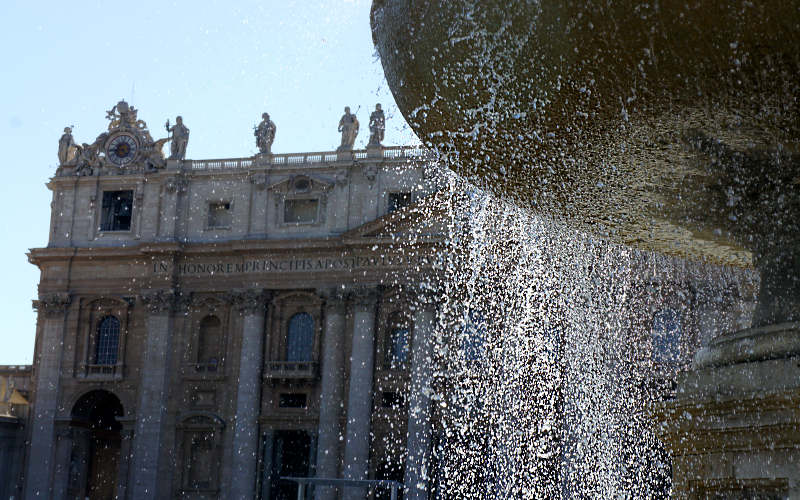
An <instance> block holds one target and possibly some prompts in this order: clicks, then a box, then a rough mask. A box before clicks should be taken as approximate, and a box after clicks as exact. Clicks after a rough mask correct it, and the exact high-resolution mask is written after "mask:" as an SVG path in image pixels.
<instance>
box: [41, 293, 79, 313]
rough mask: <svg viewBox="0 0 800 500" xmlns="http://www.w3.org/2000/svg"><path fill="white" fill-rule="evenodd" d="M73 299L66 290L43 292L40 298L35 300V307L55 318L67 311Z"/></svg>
mask: <svg viewBox="0 0 800 500" xmlns="http://www.w3.org/2000/svg"><path fill="white" fill-rule="evenodd" d="M71 301H72V299H71V297H70V296H69V294H68V293H66V292H54V293H43V294H41V295H39V299H38V300H34V301H33V308H34V309H36V310H37V311H39V312H40V313H44V315H45V316H47V317H48V318H55V317H58V316H59V315H62V314H64V312H66V310H67V306H69V304H70V302H71Z"/></svg>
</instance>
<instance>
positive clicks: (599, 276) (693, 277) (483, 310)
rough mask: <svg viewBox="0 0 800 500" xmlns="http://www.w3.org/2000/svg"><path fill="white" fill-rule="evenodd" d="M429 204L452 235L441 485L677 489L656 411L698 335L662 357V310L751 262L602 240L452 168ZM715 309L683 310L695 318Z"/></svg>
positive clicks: (442, 371) (448, 488)
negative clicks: (501, 196) (708, 259)
mask: <svg viewBox="0 0 800 500" xmlns="http://www.w3.org/2000/svg"><path fill="white" fill-rule="evenodd" d="M431 206H432V207H435V208H433V209H435V210H437V211H443V214H444V217H443V220H445V221H447V222H448V223H449V227H448V228H447V234H449V235H450V236H449V237H448V239H447V241H446V245H445V247H444V248H443V249H442V251H441V257H440V258H441V260H442V262H441V268H442V269H443V272H444V274H443V275H442V277H441V279H440V282H439V283H437V285H438V287H439V288H440V293H441V301H442V302H441V308H440V312H441V314H440V328H439V333H438V335H437V342H436V349H435V350H434V353H435V359H436V363H435V364H434V366H436V367H437V372H436V374H435V380H436V383H435V384H434V387H435V388H436V395H435V397H434V401H435V404H434V411H435V416H434V421H436V422H439V428H438V429H437V435H438V439H437V441H436V443H435V446H434V458H435V459H434V461H433V462H434V464H435V467H434V469H435V470H433V471H432V473H431V475H432V476H433V478H434V481H433V483H434V484H435V487H436V489H437V491H438V492H440V493H441V494H442V497H443V498H554V497H564V498H576V497H589V498H612V497H618V496H633V497H636V498H658V497H660V496H663V495H664V494H666V493H668V491H669V473H670V466H669V459H668V456H667V454H666V452H665V449H664V447H663V445H662V444H661V443H660V441H659V440H658V438H657V436H656V430H657V428H656V427H657V426H656V425H654V423H653V421H652V419H651V418H650V415H649V413H648V412H647V411H645V410H646V409H647V408H648V407H649V406H650V405H651V404H653V403H658V402H660V401H662V400H663V399H664V398H665V397H669V396H671V394H672V385H671V384H669V381H670V380H672V379H674V377H675V375H676V373H677V372H678V371H679V370H681V369H683V368H685V366H686V362H687V361H688V359H689V358H688V357H687V356H686V355H685V353H689V352H694V351H695V350H696V349H697V347H698V344H699V342H700V338H699V336H697V335H684V336H682V337H681V339H680V344H678V345H674V346H672V347H673V348H674V352H673V353H668V356H667V357H664V356H659V355H658V354H659V353H658V352H656V355H654V346H653V342H654V341H655V340H654V338H653V335H652V334H653V323H652V317H653V314H652V311H654V310H657V309H658V308H659V307H660V306H662V305H663V304H662V303H663V302H664V299H663V298H664V296H665V295H669V294H674V293H678V294H681V295H682V294H683V291H682V290H680V289H679V290H677V292H676V291H675V290H674V287H673V286H672V285H673V284H674V283H692V284H698V283H699V284H705V286H706V287H707V288H706V289H703V290H697V289H694V290H692V291H686V294H687V295H692V296H691V297H689V296H680V297H675V299H676V300H674V301H673V302H674V303H675V304H677V305H676V306H675V307H676V308H677V307H680V306H681V305H684V306H690V305H691V304H692V303H697V302H698V301H699V300H700V298H699V297H698V296H699V295H701V294H702V295H706V296H709V295H712V296H715V297H716V296H720V295H722V294H723V293H725V291H726V290H730V288H731V287H732V286H734V287H735V286H737V285H738V284H740V283H742V282H746V281H747V280H746V277H747V276H746V273H744V272H742V271H741V270H737V269H731V268H720V267H716V266H698V265H686V263H685V261H683V260H681V259H677V258H671V257H665V256H659V255H656V254H652V253H647V252H640V251H637V250H632V249H630V248H628V247H624V246H621V245H617V244H610V243H607V242H603V241H601V240H598V239H596V238H594V239H593V238H592V237H590V236H587V235H585V234H580V233H578V232H576V231H574V230H573V229H571V228H569V227H567V226H564V225H562V224H558V223H554V222H552V221H548V220H547V219H543V218H540V217H537V216H535V215H532V214H530V213H529V212H528V211H526V210H523V209H521V208H519V207H516V206H514V205H513V204H510V203H506V202H503V201H501V200H498V199H497V198H496V197H493V196H492V195H490V194H487V193H486V192H485V191H483V190H480V189H477V188H476V187H475V186H474V185H471V184H469V183H468V182H466V181H465V180H463V179H461V178H458V177H456V176H455V175H453V176H451V177H450V182H449V184H448V186H447V188H446V189H445V190H443V191H442V192H441V193H440V194H439V199H438V200H437V201H436V203H433V204H431ZM751 286H752V284H751ZM739 295H742V294H739ZM745 314H746V313H745ZM709 316H710V317H709V318H701V317H700V316H699V315H693V314H690V313H685V314H683V317H684V318H686V320H687V324H686V325H683V328H685V329H686V331H689V330H691V328H692V325H695V326H696V324H697V323H698V322H701V321H703V320H708V319H711V320H712V322H713V320H714V319H715V318H714V315H713V314H711V315H709ZM726 325H727V323H726V324H725V325H723V324H720V325H718V326H717V328H724V326H726ZM711 329H714V325H712V326H711ZM681 353H683V355H681ZM669 354H672V355H673V356H674V357H673V356H670V355H669Z"/></svg>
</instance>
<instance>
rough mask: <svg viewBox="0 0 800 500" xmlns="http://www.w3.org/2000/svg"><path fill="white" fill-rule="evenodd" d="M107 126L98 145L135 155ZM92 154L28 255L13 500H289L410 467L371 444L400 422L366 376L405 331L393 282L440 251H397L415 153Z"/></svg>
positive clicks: (423, 183) (65, 177)
mask: <svg viewBox="0 0 800 500" xmlns="http://www.w3.org/2000/svg"><path fill="white" fill-rule="evenodd" d="M126 109H127V108H126ZM122 122H123V125H124V120H123V121H122ZM112 125H114V127H119V126H122V125H119V123H118V122H112ZM114 127H110V129H109V132H108V134H107V137H104V138H103V140H104V141H114V138H115V134H118V133H125V134H128V135H127V137H132V138H133V139H130V140H139V139H140V138H141V137H144V136H143V135H142V134H139V135H136V134H135V133H133V132H125V131H124V130H123V131H122V132H119V131H118V130H117V128H114ZM138 128H139V129H141V130H145V129H146V125H138ZM98 140H99V139H98ZM126 140H127V139H126ZM142 140H144V139H142ZM118 142H119V141H118ZM104 144H105V143H101V142H98V143H97V144H96V146H95V150H96V152H98V155H96V157H95V158H94V160H95V163H94V164H92V168H91V170H90V171H87V170H86V168H83V169H81V168H79V164H78V163H77V161H76V162H73V163H72V164H64V165H62V166H61V167H59V170H58V171H57V173H56V175H55V176H54V177H53V178H52V179H51V181H50V182H49V184H48V187H49V188H50V189H51V190H52V192H53V203H52V217H51V225H50V228H51V230H50V239H49V244H48V246H47V247H46V248H37V249H33V250H32V251H31V253H30V261H31V262H32V263H34V264H35V265H37V266H38V267H39V268H40V269H41V273H42V274H41V281H40V284H39V290H40V297H39V299H38V300H37V301H35V306H36V308H37V310H38V312H39V320H38V329H37V338H36V352H35V361H34V366H35V387H34V391H33V407H34V412H33V417H32V419H31V425H30V427H31V431H30V433H29V436H30V439H31V444H30V447H29V449H28V453H27V465H26V468H27V474H26V483H25V495H24V497H25V498H41V497H45V498H84V497H90V498H111V497H112V496H114V495H116V498H172V497H181V498H198V499H199V498H254V497H256V496H259V497H262V498H288V497H291V496H292V491H294V488H295V487H294V485H293V484H291V483H287V482H285V481H282V480H281V479H280V477H281V476H306V475H310V476H314V475H317V476H320V477H330V478H341V477H348V478H354V479H368V478H375V477H376V470H377V468H378V465H377V464H379V463H386V462H392V463H397V464H399V465H403V464H402V463H401V462H402V460H403V459H404V458H403V457H402V456H393V457H382V456H381V455H380V454H379V453H380V452H375V451H374V447H373V446H372V443H371V432H370V428H371V426H372V425H375V424H374V423H373V420H375V421H377V422H378V423H379V425H380V422H381V421H382V419H386V420H387V421H388V420H392V421H393V422H394V421H397V423H401V420H403V419H405V418H406V417H404V416H398V415H386V416H383V417H380V416H377V417H373V415H375V405H378V406H380V402H381V401H382V398H383V392H380V391H384V392H385V391H386V390H387V386H386V384H384V385H380V386H379V385H376V384H374V383H373V381H374V380H378V379H385V378H387V377H388V375H390V374H389V373H388V370H389V368H388V367H387V366H386V365H385V364H384V363H382V362H378V363H376V362H375V359H383V357H384V356H385V354H384V351H385V349H387V347H386V344H385V343H386V341H385V338H384V337H385V329H386V328H387V325H388V323H387V322H388V318H389V317H390V316H392V315H393V314H397V313H398V312H399V313H402V314H406V315H409V318H411V316H410V315H411V312H410V311H409V310H407V309H403V307H404V306H405V304H406V303H407V302H406V301H407V299H406V298H405V294H404V291H403V290H404V288H405V287H404V283H407V282H409V280H410V282H413V281H414V276H415V275H416V274H417V273H425V272H429V271H430V254H431V249H432V248H433V247H434V246H435V243H436V241H437V240H438V238H439V236H437V235H436V230H435V229H432V232H431V233H430V234H431V237H430V238H427V239H426V240H425V241H422V242H420V241H419V239H418V238H417V241H416V244H415V246H414V248H410V247H409V248H406V247H404V246H403V245H398V244H397V236H398V234H402V232H403V231H404V230H405V229H404V228H405V226H406V225H407V224H408V222H407V220H406V219H408V218H409V214H410V213H411V211H413V207H412V205H413V204H414V203H416V202H417V201H418V200H421V199H423V198H424V197H426V196H427V195H428V194H430V193H432V192H433V191H434V190H435V189H436V188H437V185H436V180H435V179H436V176H432V175H431V172H432V170H431V167H430V166H429V165H428V163H429V162H427V161H426V158H425V156H424V152H423V151H420V150H416V149H413V148H392V147H387V148H383V149H380V150H371V151H370V152H369V153H368V152H367V151H345V152H338V153H337V152H331V153H314V154H296V155H259V156H257V157H255V158H239V159H230V160H201V161H197V160H171V159H166V160H164V161H163V162H153V161H152V160H153V158H156V159H158V155H157V154H156V153H154V152H152V151H150V152H149V153H148V155H146V156H143V157H142V158H139V157H138V156H135V157H134V158H133V160H132V161H130V162H127V163H125V164H124V165H122V166H120V165H117V164H112V163H109V162H108V161H106V159H105V158H104V157H103V154H102V153H103V147H104ZM134 149H135V148H134ZM142 149H143V146H142V145H139V146H138V150H142ZM106 154H107V155H110V154H111V153H106ZM145 159H146V160H147V161H149V162H150V163H142V161H144V160H145ZM429 316H430V315H428V316H425V317H421V318H422V319H421V320H419V319H418V320H417V321H422V322H423V323H421V324H419V325H415V327H416V329H415V330H414V331H415V332H418V333H417V335H420V334H422V335H427V334H428V332H429V331H430V328H431V325H430V324H428V323H426V322H429V321H430V317H429ZM414 319H416V318H414ZM412 335H413V334H412ZM415 348H416V347H415ZM410 369H411V367H410V366H402V367H400V366H398V367H392V371H393V372H394V371H396V372H397V373H393V375H396V377H395V378H397V379H399V380H402V379H403V378H404V377H406V375H404V374H406V373H410ZM389 378H391V377H389ZM395 385H396V384H395ZM393 389H394V390H395V391H398V390H400V387H394V388H393ZM376 391H379V392H376ZM398 412H401V410H398ZM402 423H403V425H404V422H402ZM371 450H373V451H371ZM420 453H423V454H424V452H420ZM417 455H419V454H417ZM417 455H415V456H417ZM419 456H422V455H419ZM398 470H402V467H400V468H399V469H398ZM390 479H395V480H400V481H402V479H403V477H402V474H401V475H399V476H398V475H395V476H392V477H391V478H390ZM356 491H358V490H356ZM345 493H348V492H347V491H345ZM316 495H317V496H318V497H319V498H326V497H327V498H330V497H331V496H333V495H336V491H335V490H333V489H324V488H319V489H318V491H317V493H316Z"/></svg>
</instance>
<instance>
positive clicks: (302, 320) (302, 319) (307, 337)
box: [286, 312, 314, 361]
mask: <svg viewBox="0 0 800 500" xmlns="http://www.w3.org/2000/svg"><path fill="white" fill-rule="evenodd" d="M313 347H314V318H312V317H311V315H310V314H308V313H304V312H302V313H297V314H295V315H294V316H292V317H291V318H290V319H289V332H288V334H287V336H286V361H311V351H312V349H313Z"/></svg>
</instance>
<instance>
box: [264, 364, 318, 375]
mask: <svg viewBox="0 0 800 500" xmlns="http://www.w3.org/2000/svg"><path fill="white" fill-rule="evenodd" d="M316 375H317V363H315V362H313V361H269V362H268V363H267V369H266V371H265V372H264V378H273V379H306V378H314V377H316Z"/></svg>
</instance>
